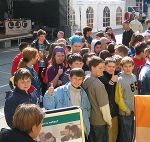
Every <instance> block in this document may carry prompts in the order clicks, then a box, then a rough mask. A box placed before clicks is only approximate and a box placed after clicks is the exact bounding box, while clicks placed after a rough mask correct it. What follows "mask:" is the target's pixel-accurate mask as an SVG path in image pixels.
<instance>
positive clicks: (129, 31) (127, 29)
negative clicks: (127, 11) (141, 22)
mask: <svg viewBox="0 0 150 142" xmlns="http://www.w3.org/2000/svg"><path fill="white" fill-rule="evenodd" d="M129 23H130V22H129V21H124V22H123V29H124V32H123V36H122V44H124V45H126V46H128V47H129V42H130V41H131V37H132V35H133V33H134V32H133V30H132V29H131V28H130V27H129Z"/></svg>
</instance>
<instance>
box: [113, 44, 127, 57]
mask: <svg viewBox="0 0 150 142" xmlns="http://www.w3.org/2000/svg"><path fill="white" fill-rule="evenodd" d="M115 49H117V50H118V51H119V52H120V53H123V54H124V56H127V55H128V50H129V49H128V47H127V46H125V45H123V44H118V45H116V46H115Z"/></svg>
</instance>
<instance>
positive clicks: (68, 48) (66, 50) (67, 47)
mask: <svg viewBox="0 0 150 142" xmlns="http://www.w3.org/2000/svg"><path fill="white" fill-rule="evenodd" d="M70 52H71V46H70V45H66V47H65V53H66V55H68V54H69V53H70Z"/></svg>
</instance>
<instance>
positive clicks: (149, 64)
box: [139, 46, 150, 95]
mask: <svg viewBox="0 0 150 142" xmlns="http://www.w3.org/2000/svg"><path fill="white" fill-rule="evenodd" d="M144 53H145V56H146V58H147V61H146V64H145V65H144V66H143V67H142V69H141V71H140V74H139V81H140V87H141V88H140V94H141V95H149V94H150V46H148V48H146V49H145V50H144Z"/></svg>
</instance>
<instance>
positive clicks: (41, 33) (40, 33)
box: [37, 29, 46, 37]
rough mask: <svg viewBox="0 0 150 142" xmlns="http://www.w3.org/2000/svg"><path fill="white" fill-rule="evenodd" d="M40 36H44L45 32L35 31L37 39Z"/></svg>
mask: <svg viewBox="0 0 150 142" xmlns="http://www.w3.org/2000/svg"><path fill="white" fill-rule="evenodd" d="M40 35H46V32H45V31H44V30H42V29H39V30H38V31H37V37H39V36H40Z"/></svg>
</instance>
